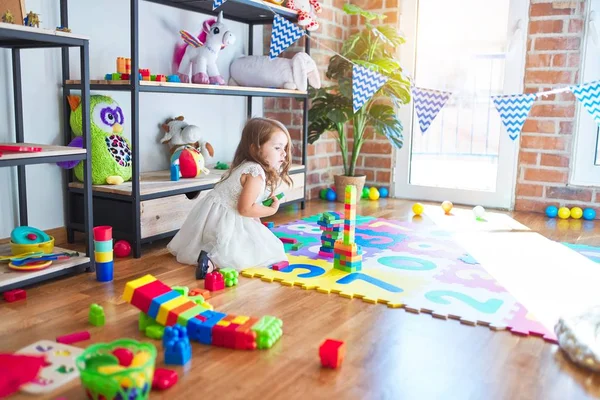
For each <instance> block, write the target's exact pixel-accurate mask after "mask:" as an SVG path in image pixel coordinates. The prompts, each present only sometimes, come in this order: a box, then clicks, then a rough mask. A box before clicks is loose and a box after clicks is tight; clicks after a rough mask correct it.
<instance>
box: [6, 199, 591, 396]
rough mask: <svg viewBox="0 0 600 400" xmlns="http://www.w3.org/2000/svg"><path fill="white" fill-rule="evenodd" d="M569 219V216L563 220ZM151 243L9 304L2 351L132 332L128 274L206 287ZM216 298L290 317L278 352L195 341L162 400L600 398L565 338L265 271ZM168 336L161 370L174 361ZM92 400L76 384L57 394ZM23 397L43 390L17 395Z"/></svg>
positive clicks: (536, 223) (537, 226)
mask: <svg viewBox="0 0 600 400" xmlns="http://www.w3.org/2000/svg"><path fill="white" fill-rule="evenodd" d="M410 206H411V203H408V202H403V201H399V200H391V199H386V200H381V201H379V202H367V201H363V202H361V204H360V205H359V209H358V210H357V212H358V214H361V215H372V216H376V217H384V218H390V219H397V220H403V219H410V218H411V216H412V214H411V212H410ZM334 208H337V210H338V211H343V205H341V204H335V203H326V202H322V201H314V202H310V203H308V205H307V208H306V209H305V210H303V211H299V210H298V209H297V208H296V207H294V208H291V207H290V208H288V209H284V210H282V211H280V213H279V214H278V215H277V216H276V218H274V219H273V220H274V221H275V222H276V223H284V222H288V221H292V220H296V219H299V218H301V217H302V216H308V215H313V214H315V213H318V212H322V211H324V210H327V209H334ZM513 218H515V219H516V220H518V221H519V222H521V223H523V224H525V225H527V226H528V227H530V228H531V229H533V230H535V231H538V232H540V233H541V234H543V235H545V236H547V237H549V238H551V239H553V240H560V241H570V242H573V243H583V244H590V245H600V228H599V226H600V223H598V222H596V223H593V222H591V223H585V224H584V223H583V222H582V221H553V223H555V226H553V224H552V223H550V224H548V223H547V222H546V218H545V217H544V216H542V215H536V214H524V213H515V214H513ZM557 222H558V223H557ZM167 242H168V240H163V241H160V242H156V243H153V244H151V245H148V246H146V247H144V250H145V251H144V255H143V257H142V258H141V259H138V260H133V259H126V260H120V261H118V262H117V264H116V266H115V280H114V282H113V283H108V284H101V283H99V282H97V281H96V280H95V275H94V274H80V275H76V276H74V277H70V278H63V279H60V280H57V281H54V282H50V283H45V284H42V285H41V286H39V287H36V288H31V289H28V291H27V293H28V299H27V301H25V302H17V303H11V304H8V303H4V302H2V303H0V319H1V321H2V322H1V323H0V344H1V346H0V351H15V350H18V349H19V348H21V347H24V346H26V345H28V344H30V343H33V342H35V341H37V340H40V339H50V340H53V339H54V338H56V336H59V335H62V334H66V333H70V332H74V331H79V330H86V329H87V330H90V332H91V336H92V339H91V340H90V341H88V342H82V343H80V344H78V345H79V346H81V347H85V346H86V345H89V344H91V343H95V342H105V341H112V340H115V339H118V338H123V337H130V338H136V339H141V340H150V339H146V338H144V337H143V336H142V335H140V333H139V332H138V330H137V315H138V311H136V309H135V308H134V307H132V306H130V305H129V304H126V303H124V302H123V300H122V299H121V295H122V292H123V288H124V285H125V283H126V282H127V281H129V280H131V279H133V278H136V277H139V276H141V275H143V274H147V273H149V274H153V275H155V276H156V277H158V278H159V279H161V280H163V281H164V282H165V283H167V284H168V285H185V286H189V287H190V288H193V287H198V286H201V282H199V281H196V280H195V279H194V268H193V267H190V266H182V265H179V264H177V263H176V262H175V261H174V259H173V257H172V256H171V255H169V254H168V253H167V252H166V250H165V246H166V243H167ZM210 302H211V303H212V304H213V305H214V306H215V309H217V310H220V311H224V312H229V313H238V314H244V315H254V316H261V315H265V314H268V315H274V316H277V317H279V318H281V319H282V320H283V322H284V325H283V329H284V335H283V337H282V339H281V340H280V341H279V342H278V343H277V344H276V345H275V346H274V347H273V348H272V349H270V350H257V351H253V352H246V351H235V350H229V349H223V348H216V347H212V346H205V345H201V344H198V343H194V344H193V345H192V347H193V355H192V361H191V363H190V365H189V366H188V367H187V368H186V369H185V371H184V370H183V369H182V368H175V369H177V370H178V372H179V373H180V381H179V383H177V385H176V386H174V387H173V388H171V389H170V390H169V391H166V392H163V393H160V392H153V393H152V395H151V398H156V399H159V398H160V399H199V398H211V399H216V398H223V399H238V398H239V399H242V398H243V399H252V398H260V399H280V398H285V399H296V398H317V399H384V398H385V399H388V398H389V399H419V400H421V399H450V398H452V399H587V398H599V397H600V374H593V373H591V372H589V371H587V370H584V369H581V368H579V367H576V366H574V365H572V364H571V363H570V362H569V361H568V360H567V359H566V358H565V356H563V354H562V352H561V350H560V349H559V348H558V346H556V345H552V344H548V343H546V342H544V341H543V340H542V339H539V338H530V337H519V336H516V335H513V334H511V333H508V332H503V331H501V332H493V331H491V330H490V329H488V328H485V327H481V326H479V327H471V326H467V325H462V324H460V323H459V322H457V321H452V320H448V321H445V320H438V319H435V318H432V317H431V316H429V315H416V314H411V313H408V312H405V311H404V310H401V309H390V308H387V307H385V306H378V305H370V304H367V303H364V302H362V301H358V300H348V299H344V298H341V297H339V296H336V295H330V296H327V295H324V294H320V293H317V292H315V291H305V290H301V289H290V288H286V287H282V286H281V285H277V284H269V283H264V282H262V281H260V280H258V279H246V278H241V279H240V284H239V286H238V287H235V288H231V289H227V290H225V291H223V292H220V293H219V294H217V295H216V296H214V297H213V298H212V299H211V300H210ZM92 303H99V304H101V305H102V306H104V309H105V312H106V319H107V323H106V326H104V327H98V328H96V327H92V326H90V325H88V323H87V313H88V308H89V305H90V304H92ZM325 338H336V339H341V340H344V341H345V342H346V346H347V354H346V358H345V360H344V363H343V366H342V368H341V369H339V370H326V369H322V368H321V367H320V363H319V358H318V346H319V344H320V343H321V342H322V341H323V340H324V339H325ZM155 343H157V349H158V350H159V357H158V362H157V367H161V366H163V363H162V356H160V353H161V351H160V350H161V349H162V346H161V345H160V344H159V343H158V342H155ZM61 396H64V397H65V398H67V399H83V398H85V395H84V392H83V390H82V388H81V385H80V384H79V383H78V382H77V381H76V382H75V383H72V384H69V385H68V386H66V387H65V388H64V389H62V390H61V389H58V390H57V391H55V392H53V393H52V395H51V396H47V397H44V396H36V399H43V398H48V399H56V398H59V397H61ZM11 398H15V399H18V398H32V396H25V395H21V396H13V397H11Z"/></svg>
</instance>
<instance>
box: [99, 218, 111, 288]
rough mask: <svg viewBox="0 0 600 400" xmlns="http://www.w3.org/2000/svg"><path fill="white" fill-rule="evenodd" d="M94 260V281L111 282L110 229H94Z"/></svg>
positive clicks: (105, 227)
mask: <svg viewBox="0 0 600 400" xmlns="http://www.w3.org/2000/svg"><path fill="white" fill-rule="evenodd" d="M94 259H95V260H96V279H97V280H98V281H99V282H110V281H112V280H113V267H114V262H113V239H112V227H110V226H96V227H94Z"/></svg>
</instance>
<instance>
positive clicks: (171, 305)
mask: <svg viewBox="0 0 600 400" xmlns="http://www.w3.org/2000/svg"><path fill="white" fill-rule="evenodd" d="M188 301H190V299H188V298H187V297H184V296H179V297H175V298H174V299H172V300H169V301H167V302H166V303H163V304H162V305H161V306H160V309H159V310H158V315H157V316H156V322H158V323H159V324H161V325H163V326H164V325H165V324H166V323H167V317H168V316H169V311H171V310H173V309H175V308H177V307H179V306H180V305H182V304H184V303H187V302H188Z"/></svg>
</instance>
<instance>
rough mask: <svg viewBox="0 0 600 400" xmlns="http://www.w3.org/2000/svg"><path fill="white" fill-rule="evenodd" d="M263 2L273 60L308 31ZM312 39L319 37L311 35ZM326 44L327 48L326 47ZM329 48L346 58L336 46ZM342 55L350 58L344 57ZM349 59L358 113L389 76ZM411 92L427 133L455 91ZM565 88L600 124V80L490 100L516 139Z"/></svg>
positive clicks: (219, 0) (215, 5) (218, 1)
mask: <svg viewBox="0 0 600 400" xmlns="http://www.w3.org/2000/svg"><path fill="white" fill-rule="evenodd" d="M226 1H227V0H213V10H215V9H217V8H218V7H220V6H221V5H223V3H225V2H226ZM264 4H265V5H266V6H267V7H268V8H269V9H270V10H271V12H272V13H273V14H274V19H273V28H272V31H271V43H270V46H269V58H270V59H274V58H276V57H277V56H279V54H281V53H282V52H283V51H285V49H287V48H288V47H290V46H291V45H292V44H294V43H295V42H296V41H297V40H299V39H300V38H301V37H302V36H304V35H305V34H306V31H305V30H304V29H302V28H300V27H299V26H297V25H295V24H293V23H291V22H290V21H288V20H287V19H285V18H284V17H282V16H281V15H279V14H278V13H277V12H276V11H274V10H273V9H272V8H271V7H270V6H269V5H268V4H266V3H264ZM311 40H316V39H315V38H311ZM317 42H318V41H317ZM324 47H326V48H328V47H327V46H324ZM329 50H331V51H332V52H333V53H335V54H337V55H338V56H340V57H343V56H342V55H341V54H339V53H337V52H336V51H334V50H333V49H329ZM343 58H344V59H346V60H348V59H347V58H345V57H343ZM348 61H349V62H350V63H351V64H352V108H353V111H354V112H357V111H358V110H360V109H361V108H362V107H363V106H364V104H365V103H366V102H367V101H368V100H369V99H370V98H371V97H372V96H373V95H374V94H375V93H377V91H378V90H379V89H380V88H381V87H382V86H383V85H384V84H385V83H386V82H387V80H388V78H387V77H386V76H385V75H382V74H380V73H379V72H377V71H374V70H372V69H370V68H366V67H363V66H361V65H357V64H355V63H353V62H352V61H350V60H348ZM411 91H412V99H413V104H414V107H415V111H416V113H417V119H418V121H419V127H420V129H421V133H422V134H425V132H426V131H427V130H428V129H429V127H430V125H431V124H432V123H433V121H434V120H435V118H436V116H437V115H438V114H439V112H440V111H441V110H442V109H443V108H444V106H445V105H446V104H447V102H448V100H449V99H450V98H451V97H452V95H453V93H452V92H447V91H440V90H434V89H427V88H421V87H417V86H411ZM566 91H571V92H572V93H573V94H574V95H575V97H576V98H577V100H578V101H579V102H580V103H581V104H582V105H583V107H584V108H585V109H586V110H587V111H588V112H589V113H590V114H591V115H592V117H593V118H594V120H595V121H596V123H597V124H598V125H600V81H594V82H590V83H584V84H579V85H572V86H568V87H564V88H560V89H554V90H549V91H545V92H538V93H523V94H511V95H500V96H491V99H492V102H493V103H494V106H495V108H496V110H497V111H498V114H499V115H500V119H501V121H502V123H503V125H504V127H505V128H506V131H507V133H508V136H509V137H510V139H512V140H516V139H517V138H518V137H519V134H520V133H521V129H523V125H524V124H525V120H526V119H527V116H528V115H529V112H530V110H531V107H532V106H533V103H534V101H535V99H536V98H537V97H539V96H545V95H548V94H552V93H560V92H566Z"/></svg>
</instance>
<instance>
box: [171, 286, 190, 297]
mask: <svg viewBox="0 0 600 400" xmlns="http://www.w3.org/2000/svg"><path fill="white" fill-rule="evenodd" d="M171 289H173V290H174V291H176V292H179V294H181V295H182V296H185V297H187V295H188V293H189V292H190V288H189V287H187V286H173V287H172V288H171Z"/></svg>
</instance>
